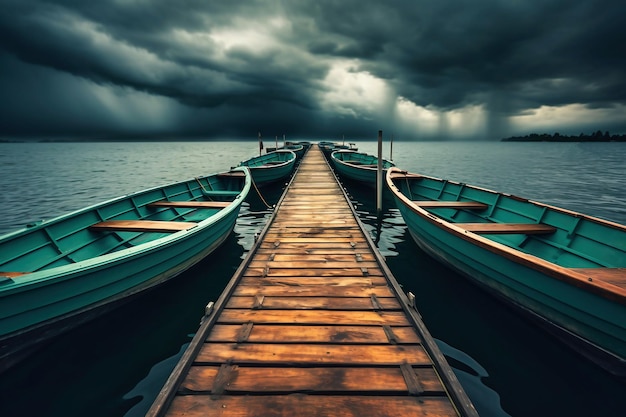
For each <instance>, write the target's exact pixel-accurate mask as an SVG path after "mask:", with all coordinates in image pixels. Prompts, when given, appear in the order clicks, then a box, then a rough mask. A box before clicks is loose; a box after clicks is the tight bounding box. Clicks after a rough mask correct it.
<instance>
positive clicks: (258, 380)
mask: <svg viewBox="0 0 626 417" xmlns="http://www.w3.org/2000/svg"><path fill="white" fill-rule="evenodd" d="M235 369H236V376H235V377H234V378H231V380H230V381H229V382H230V383H229V385H228V387H227V388H226V391H228V392H229V393H238V394H246V393H251V392H261V393H273V392H274V393H285V392H318V393H324V392H334V393H349V392H364V391H365V392H379V393H386V394H392V393H397V395H406V394H408V391H407V385H406V384H405V381H404V379H403V376H402V372H401V371H400V368H399V367H391V368H345V367H332V368H316V367H314V368H272V367H264V368H258V367H246V366H237V367H236V368H235ZM218 370H219V368H218V367H216V366H194V367H192V368H191V369H190V370H189V375H188V377H187V378H186V379H185V381H184V382H183V384H182V386H183V389H185V390H188V391H194V392H208V391H211V390H212V388H213V387H212V385H213V381H214V380H215V378H216V377H217V376H218ZM413 371H414V372H415V374H416V375H417V378H418V379H419V381H420V384H421V386H422V387H423V390H424V392H423V393H424V394H426V395H432V394H441V393H443V391H444V389H443V386H442V385H441V381H440V380H439V378H438V377H437V374H436V373H435V371H434V370H433V369H432V368H430V367H428V368H413Z"/></svg>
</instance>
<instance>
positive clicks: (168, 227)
mask: <svg viewBox="0 0 626 417" xmlns="http://www.w3.org/2000/svg"><path fill="white" fill-rule="evenodd" d="M197 225H198V224H197V223H193V222H167V221H157V220H108V221H104V222H100V223H96V224H94V225H91V226H89V229H90V230H94V231H115V232H178V231H181V230H188V229H191V228H192V227H196V226H197Z"/></svg>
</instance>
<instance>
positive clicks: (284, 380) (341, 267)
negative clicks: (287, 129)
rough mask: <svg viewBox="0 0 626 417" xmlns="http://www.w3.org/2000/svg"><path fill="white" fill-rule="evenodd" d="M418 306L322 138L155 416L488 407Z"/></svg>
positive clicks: (401, 412)
mask: <svg viewBox="0 0 626 417" xmlns="http://www.w3.org/2000/svg"><path fill="white" fill-rule="evenodd" d="M407 303H408V300H407V298H406V296H405V295H404V294H402V292H401V291H400V289H399V285H398V284H397V283H396V281H395V279H394V278H393V276H391V273H390V272H389V270H388V269H387V267H386V266H385V264H384V262H383V260H382V257H381V256H380V254H379V253H378V251H377V250H376V249H375V248H374V246H373V244H372V242H371V239H369V237H367V236H366V235H365V234H364V232H363V231H362V227H361V226H360V223H359V221H358V220H357V218H356V216H355V215H354V213H353V210H352V208H351V206H350V204H349V203H348V201H347V199H346V197H345V194H344V192H343V190H342V189H341V188H340V186H339V185H338V183H337V181H336V180H335V178H334V176H333V174H332V172H331V170H330V169H329V167H328V165H327V163H326V161H325V159H324V156H323V155H322V153H321V151H320V150H319V149H318V147H317V146H313V147H312V148H311V149H310V151H309V152H308V153H307V155H306V156H305V157H304V159H303V161H302V163H301V165H300V167H299V169H298V171H297V173H296V175H295V177H294V179H293V181H292V182H291V184H290V186H289V188H288V190H287V192H286V194H285V195H284V196H283V198H282V199H281V201H280V202H279V205H278V208H277V212H276V213H275V215H274V217H273V218H272V221H271V222H270V224H268V226H267V227H266V228H265V229H264V231H263V233H262V234H261V236H260V240H259V242H257V244H255V247H254V248H252V250H251V252H250V254H249V256H248V257H247V258H246V260H245V261H244V262H243V263H242V265H241V266H240V268H239V270H238V271H237V272H236V273H235V276H233V279H232V280H231V282H230V283H229V285H228V286H227V288H226V289H225V291H224V293H223V294H222V295H221V296H220V299H219V300H218V301H217V302H216V304H215V308H214V310H213V311H212V313H210V314H209V315H208V316H206V317H205V319H204V322H203V324H202V326H201V327H200V329H199V331H198V333H197V335H196V337H195V338H194V340H193V341H192V343H191V345H190V347H189V349H188V350H187V351H186V352H185V354H184V355H183V357H182V359H181V361H180V362H179V364H178V365H177V367H176V369H175V370H174V372H173V373H172V375H171V376H170V379H169V380H168V382H167V383H166V386H165V387H164V388H163V390H162V392H161V394H160V395H159V397H158V398H157V400H156V401H155V403H154V404H153V406H152V408H151V410H150V411H149V413H148V415H151V416H165V415H167V416H182V415H185V416H213V415H219V416H252V415H257V416H296V415H302V416H386V415H389V416H395V417H397V416H405V415H407V416H408V415H411V416H416V415H431V416H456V415H477V414H476V411H475V409H474V408H473V406H472V404H471V402H470V401H469V399H468V398H467V396H466V395H465V393H464V391H463V390H462V388H461V387H460V385H459V384H458V381H457V380H456V378H455V376H454V374H453V373H452V371H451V369H450V368H449V366H448V365H447V363H445V360H444V358H443V355H442V354H441V353H440V352H439V350H438V349H437V347H436V345H435V343H434V341H433V340H432V338H431V337H430V335H429V334H428V332H427V330H426V329H425V327H424V325H423V323H422V322H421V320H420V318H419V315H418V314H417V312H416V311H415V310H414V309H412V308H411V307H408V305H407Z"/></svg>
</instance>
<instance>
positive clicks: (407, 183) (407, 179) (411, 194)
mask: <svg viewBox="0 0 626 417" xmlns="http://www.w3.org/2000/svg"><path fill="white" fill-rule="evenodd" d="M404 181H405V182H406V190H407V191H408V192H409V198H410V199H411V200H413V193H412V192H411V186H410V185H409V177H408V176H406V174H405V176H404Z"/></svg>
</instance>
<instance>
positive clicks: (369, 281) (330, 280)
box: [241, 272, 387, 288]
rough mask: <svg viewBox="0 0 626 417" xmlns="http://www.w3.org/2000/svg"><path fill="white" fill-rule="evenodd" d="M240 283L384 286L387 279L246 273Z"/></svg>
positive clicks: (289, 285) (280, 285)
mask: <svg viewBox="0 0 626 417" xmlns="http://www.w3.org/2000/svg"><path fill="white" fill-rule="evenodd" d="M241 285H265V286H267V287H273V286H276V287H283V288H285V287H319V286H324V287H344V286H360V287H370V288H374V287H378V286H380V287H386V286H387V281H386V280H385V278H384V277H382V276H378V277H376V276H368V277H363V276H361V277H355V276H345V277H344V276H339V277H319V276H316V277H303V276H285V277H271V276H269V277H268V276H266V277H262V276H258V275H247V272H246V275H245V276H244V278H243V279H242V280H241Z"/></svg>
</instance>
